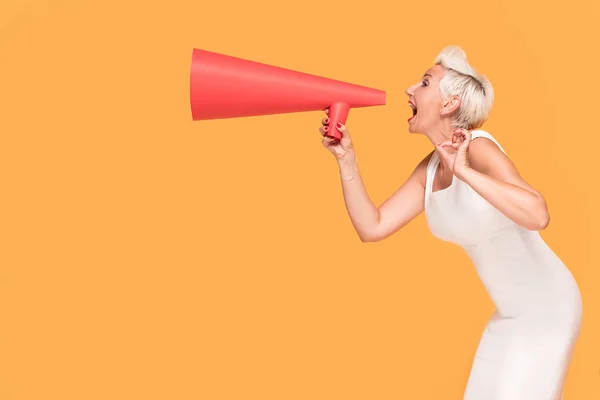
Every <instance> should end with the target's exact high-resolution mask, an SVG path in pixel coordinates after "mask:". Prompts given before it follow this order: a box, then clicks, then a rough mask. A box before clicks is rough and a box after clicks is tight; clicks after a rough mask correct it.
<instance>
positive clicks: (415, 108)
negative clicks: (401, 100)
mask: <svg viewBox="0 0 600 400" xmlns="http://www.w3.org/2000/svg"><path fill="white" fill-rule="evenodd" d="M408 105H409V107H410V108H411V110H412V113H413V115H412V117H410V118H409V119H408V120H409V121H410V120H412V119H413V118H414V117H415V116H416V115H417V106H416V105H414V104H413V103H412V102H410V101H409V102H408Z"/></svg>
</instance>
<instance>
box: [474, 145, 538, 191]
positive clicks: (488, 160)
mask: <svg viewBox="0 0 600 400" xmlns="http://www.w3.org/2000/svg"><path fill="white" fill-rule="evenodd" d="M480 139H484V140H480ZM469 165H470V166H471V167H472V168H473V169H475V170H477V171H479V172H481V173H483V174H486V175H488V176H490V177H492V178H495V179H498V180H500V181H503V182H506V183H510V184H512V185H516V186H519V187H522V188H523V189H525V190H528V191H529V192H531V193H533V194H535V195H536V196H539V197H540V198H543V197H542V195H541V194H540V192H538V191H537V190H536V189H535V188H534V187H532V186H531V185H530V184H529V183H528V182H526V181H525V179H523V177H522V176H521V175H520V174H519V171H518V170H517V168H516V166H515V165H514V163H513V162H512V161H511V160H510V158H508V156H507V155H506V154H505V153H504V152H503V151H502V150H501V149H500V148H499V147H498V145H496V143H494V142H493V141H492V140H490V139H488V138H486V137H478V138H476V139H474V140H472V141H471V143H470V144H469Z"/></svg>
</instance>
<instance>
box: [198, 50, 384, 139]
mask: <svg viewBox="0 0 600 400" xmlns="http://www.w3.org/2000/svg"><path fill="white" fill-rule="evenodd" d="M385 101H386V99H385V92H384V91H382V90H377V89H372V88H368V87H365V86H359V85H355V84H351V83H346V82H341V81H336V80H333V79H328V78H323V77H320V76H316V75H311V74H306V73H302V72H296V71H292V70H289V69H285V68H280V67H274V66H271V65H267V64H262V63H258V62H255V61H249V60H244V59H241V58H237V57H232V56H227V55H223V54H218V53H214V52H210V51H206V50H199V49H194V50H193V53H192V67H191V73H190V105H191V110H192V119H193V120H194V121H197V120H208V119H221V118H237V117H249V116H258V115H271V114H283V113H293V112H303V111H319V110H325V109H327V108H329V115H328V117H329V119H330V122H329V127H330V128H329V131H328V132H327V136H329V137H332V138H334V139H335V140H339V139H341V136H342V135H341V133H340V132H339V131H338V130H337V129H335V125H336V124H337V123H338V122H340V123H342V124H345V123H346V119H347V117H348V113H349V111H350V109H351V108H357V107H368V106H376V105H384V104H385Z"/></svg>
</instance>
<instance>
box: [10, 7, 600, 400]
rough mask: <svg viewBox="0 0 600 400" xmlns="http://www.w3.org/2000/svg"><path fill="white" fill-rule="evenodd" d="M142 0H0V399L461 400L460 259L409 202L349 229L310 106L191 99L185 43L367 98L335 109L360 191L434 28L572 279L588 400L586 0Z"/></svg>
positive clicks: (401, 163) (594, 332)
mask: <svg viewBox="0 0 600 400" xmlns="http://www.w3.org/2000/svg"><path fill="white" fill-rule="evenodd" d="M150 3H151V2H142V1H127V2H117V1H115V0H110V1H50V0H25V1H17V0H2V5H0V52H1V54H2V57H1V59H0V72H1V73H0V91H1V92H0V93H1V95H0V101H1V104H0V134H1V140H2V141H1V144H0V177H1V178H0V179H1V181H0V187H1V191H2V195H1V202H2V206H1V207H0V213H1V214H0V232H1V234H2V237H1V238H0V239H1V240H0V243H1V248H0V263H1V268H0V310H1V314H0V321H1V324H2V328H1V329H0V354H1V356H0V398H2V399H7V400H8V399H10V400H13V399H15V400H16V399H61V400H65V399H206V400H217V399H219V400H220V399H261V400H266V399H286V400H287V399H347V400H349V399H361V400H363V399H378V400H383V399H409V398H410V399H442V398H443V399H460V398H462V393H463V390H464V387H465V384H466V380H467V377H468V373H469V369H470V365H471V361H472V357H473V355H474V352H475V349H476V346H477V344H478V341H479V338H480V335H481V333H482V329H483V327H484V325H485V323H486V322H487V319H488V318H489V316H490V315H491V313H492V312H493V310H494V307H493V304H492V303H491V301H490V299H489V298H488V296H487V294H486V292H485V290H484V288H483V286H482V285H481V283H480V281H479V279H478V277H477V275H476V273H475V270H474V268H473V266H472V264H471V263H470V261H469V259H468V258H467V256H466V254H465V253H464V252H463V251H462V250H461V249H460V248H458V247H457V246H454V245H451V244H448V243H444V242H441V241H439V240H437V239H435V238H433V237H432V236H431V234H430V233H429V231H428V229H427V226H426V221H425V219H424V215H421V216H420V217H419V218H417V219H416V220H415V221H413V222H412V223H411V224H409V225H408V226H407V227H406V228H405V229H403V230H401V231H399V232H397V233H396V234H395V235H393V236H392V237H390V238H388V239H387V240H385V241H382V242H378V243H361V242H360V240H359V239H358V236H357V235H356V233H355V232H354V230H353V228H352V225H351V222H350V220H349V217H348V215H347V212H346V209H345V206H344V201H343V197H342V192H341V186H340V180H339V175H338V168H337V165H336V163H335V160H334V159H333V157H332V156H331V154H330V153H329V152H327V150H325V149H324V148H323V147H322V146H321V137H320V134H319V132H318V128H319V126H320V121H321V118H323V115H324V114H323V113H321V112H307V113H294V114H285V115H277V116H275V115H274V116H264V117H253V118H240V119H230V120H217V121H196V122H192V121H191V113H190V109H189V70H190V61H191V52H192V49H193V48H200V49H205V50H210V51H215V52H219V53H224V54H229V55H233V56H237V57H241V58H246V59H249V60H254V61H259V62H264V63H267V64H271V65H275V66H281V67H286V68H290V69H294V70H297V71H302V72H307V73H312V74H316V75H321V76H325V77H330V78H333V79H339V80H344V81H347V82H352V83H357V84H361V85H366V86H371V87H374V88H379V89H383V90H386V91H387V100H388V104H387V105H386V106H383V107H370V108H364V109H355V110H352V111H351V113H350V117H349V119H348V128H349V130H350V132H351V134H352V136H353V139H354V142H355V145H356V152H357V155H358V158H359V167H360V171H361V174H362V176H363V179H364V181H365V183H366V186H367V190H368V193H369V195H370V196H371V199H372V200H373V201H374V202H375V203H376V204H377V205H379V204H381V203H382V202H383V201H384V200H385V199H386V198H387V197H388V196H389V195H391V194H392V193H393V192H394V191H395V190H396V189H397V188H398V186H399V185H401V184H402V182H403V181H404V179H405V178H406V177H407V176H408V174H409V173H410V172H411V171H412V169H413V168H414V166H415V165H416V163H417V162H418V161H419V160H420V159H421V158H422V157H423V156H424V155H425V154H427V153H428V152H429V151H430V150H431V149H432V147H431V144H430V143H429V142H428V141H427V139H426V138H425V137H423V136H411V135H410V134H409V133H408V131H407V124H406V119H407V118H408V117H409V115H410V110H409V108H408V106H407V103H406V102H407V98H406V97H405V95H404V89H405V88H406V87H407V86H408V85H410V84H412V83H414V82H415V81H416V80H418V79H419V78H420V76H421V75H422V74H423V72H425V70H426V69H427V68H428V67H429V66H430V65H431V63H432V62H433V60H434V58H435V56H436V55H437V53H438V52H439V51H440V50H441V49H442V48H443V47H444V46H446V45H448V44H457V45H460V46H461V47H462V48H463V49H464V50H465V51H466V52H467V56H468V58H469V61H470V62H471V63H472V64H473V65H474V66H475V68H477V69H478V70H479V71H481V72H483V73H485V74H486V75H487V76H488V77H489V78H490V80H491V82H492V84H493V85H494V88H495V90H496V103H495V106H494V108H493V110H492V116H491V118H490V120H489V122H488V123H487V124H486V125H485V126H484V129H487V130H488V131H489V132H491V133H492V134H493V135H494V136H495V137H496V138H497V139H499V140H500V142H501V143H502V145H503V146H504V148H505V149H506V150H507V152H508V153H509V155H510V156H511V158H512V160H513V161H514V162H515V164H516V165H517V167H518V168H519V170H520V172H521V174H522V175H523V176H524V177H525V178H526V179H527V180H528V181H529V182H530V183H531V184H532V185H533V186H534V187H536V188H537V189H539V190H540V191H541V192H542V193H543V194H544V195H545V197H546V199H547V201H548V205H549V209H550V212H551V223H550V226H549V227H548V229H547V230H545V231H543V232H542V236H543V237H544V239H545V240H546V241H547V242H548V243H549V244H550V246H551V247H552V249H553V250H554V251H555V252H556V253H557V254H558V255H559V256H560V257H561V258H562V259H563V260H564V261H565V263H566V264H567V265H568V266H569V267H570V269H571V270H572V272H573V274H574V276H575V278H576V279H577V281H578V283H579V285H580V288H581V290H582V294H583V300H584V322H583V328H582V332H581V336H580V340H579V342H578V345H577V348H576V353H575V355H574V360H573V364H572V366H571V370H570V373H569V375H568V381H567V386H566V392H565V400H575V399H576V400H579V399H581V400H587V399H598V398H600V344H599V342H598V338H599V337H600V283H599V280H598V263H599V261H600V257H599V256H598V252H597V248H598V243H599V238H600V234H599V233H598V232H599V230H598V229H597V228H596V227H597V226H599V224H600V213H599V212H598V208H597V204H598V197H597V195H596V193H597V184H598V172H597V171H598V170H597V165H598V164H597V162H598V161H597V160H598V144H597V140H598V129H597V126H596V122H597V121H596V120H597V115H598V110H597V107H598V101H597V98H598V93H599V92H600V85H599V83H598V82H599V81H598V76H597V75H598V74H597V65H598V51H597V46H596V45H593V44H592V43H593V41H594V40H596V38H598V37H600V28H599V27H598V17H600V13H599V6H598V3H597V2H594V1H591V0H590V1H588V2H584V1H581V0H573V1H569V2H561V4H554V5H552V4H549V2H546V1H537V2H525V1H516V0H510V1H503V2H482V1H480V0H478V1H462V2H448V1H440V0H430V1H428V2H425V3H422V4H420V3H417V2H403V3H397V2H392V1H387V2H383V1H370V2H363V3H355V5H349V3H348V2H346V1H328V2H322V1H312V0H307V1H303V2H293V3H285V2H280V1H264V0H259V1H253V2H242V1H236V2H232V1H216V2H198V1H175V0H174V1H167V2H157V3H155V4H150ZM594 250H596V251H594Z"/></svg>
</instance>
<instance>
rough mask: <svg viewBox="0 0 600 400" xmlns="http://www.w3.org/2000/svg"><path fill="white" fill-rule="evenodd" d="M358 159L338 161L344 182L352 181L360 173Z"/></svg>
mask: <svg viewBox="0 0 600 400" xmlns="http://www.w3.org/2000/svg"><path fill="white" fill-rule="evenodd" d="M357 162H358V160H357V158H356V157H354V156H352V157H348V158H344V159H342V160H338V166H339V170H340V177H341V178H342V180H344V181H351V180H352V179H353V178H354V177H355V176H356V174H357V173H358V165H357Z"/></svg>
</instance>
